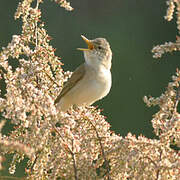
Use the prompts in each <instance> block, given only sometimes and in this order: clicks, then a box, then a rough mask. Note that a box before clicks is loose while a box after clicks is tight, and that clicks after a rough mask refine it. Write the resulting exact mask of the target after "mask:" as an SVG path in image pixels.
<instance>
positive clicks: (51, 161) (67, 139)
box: [0, 0, 180, 180]
mask: <svg viewBox="0 0 180 180" xmlns="http://www.w3.org/2000/svg"><path fill="white" fill-rule="evenodd" d="M32 2H33V0H22V2H21V3H20V4H19V5H18V8H17V11H16V13H15V18H16V19H17V18H22V22H23V23H22V33H21V34H20V35H14V36H13V37H12V41H11V42H10V43H9V44H8V45H7V47H4V48H3V49H2V51H1V52H0V80H1V82H3V83H4V84H5V87H6V91H3V88H2V87H1V90H2V91H1V96H0V113H1V118H3V119H5V120H6V121H10V122H11V123H12V124H13V125H14V128H13V130H11V131H10V132H9V134H8V135H1V134H0V144H1V149H0V168H1V162H2V160H3V158H2V156H3V155H4V154H5V153H13V154H14V156H13V159H12V161H11V165H10V168H9V172H10V173H11V174H13V173H15V170H16V164H17V163H19V162H20V161H22V160H23V159H24V157H25V156H27V157H28V159H29V160H28V162H27V166H26V174H27V179H37V180H38V179H39V180H42V179H50V180H51V179H52V180H53V179H75V180H77V179H79V180H81V179H82V180H83V179H104V180H106V179H107V180H110V179H116V180H118V179H120V180H121V179H132V180H135V179H149V180H151V179H152V180H154V179H163V180H164V179H180V172H179V166H180V158H179V157H180V156H179V152H178V151H177V150H176V149H174V148H172V147H171V146H172V145H174V146H176V147H179V146H180V143H179V142H180V135H179V132H180V129H179V127H180V123H179V122H180V120H179V118H180V115H179V113H178V112H177V105H178V101H179V94H180V93H179V90H178V87H179V80H180V73H179V71H177V74H176V76H174V77H173V82H172V83H170V84H169V86H168V88H167V91H166V92H165V93H164V94H163V95H162V96H160V97H159V98H147V97H145V98H144V100H145V101H146V103H147V104H148V105H149V106H150V105H158V106H159V107H160V111H159V112H158V113H157V114H155V116H154V118H153V120H152V124H153V128H154V131H155V133H156V135H157V137H158V138H157V139H148V138H146V137H144V136H139V137H137V138H136V137H135V136H133V135H132V134H130V133H129V134H128V135H127V136H126V137H125V138H123V137H121V136H120V135H116V134H115V133H114V132H112V131H111V130H110V125H109V123H108V122H107V121H106V118H105V117H104V116H103V115H102V114H101V110H97V109H96V108H94V107H92V106H91V107H72V108H71V109H69V110H68V112H66V113H64V112H59V111H58V110H56V108H55V106H54V99H55V98H56V97H57V95H58V93H59V92H60V90H61V88H62V86H63V83H64V82H65V81H67V78H69V77H70V76H71V73H70V72H65V73H64V72H63V70H62V68H61V65H62V64H61V61H60V58H59V57H57V56H56V55H55V49H54V48H53V47H52V46H51V45H50V44H49V42H50V40H51V38H50V36H49V35H48V34H47V32H46V30H45V29H44V28H43V27H44V24H43V23H42V22H41V10H40V9H39V4H40V3H42V2H43V0H37V5H36V7H34V8H33V7H32ZM56 2H59V3H60V4H61V5H62V6H66V9H68V7H69V6H70V5H69V4H68V3H67V2H66V1H65V0H61V1H56ZM10 60H11V61H15V62H16V63H18V66H14V65H13V64H11V63H10ZM2 126H3V121H2V123H1V124H0V129H1V128H2Z"/></svg>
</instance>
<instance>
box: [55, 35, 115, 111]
mask: <svg viewBox="0 0 180 180" xmlns="http://www.w3.org/2000/svg"><path fill="white" fill-rule="evenodd" d="M81 37H82V39H83V40H84V41H85V42H86V44H87V45H88V49H84V48H78V50H81V51H83V52H84V58H85V62H84V63H83V64H82V65H80V66H79V67H78V68H77V69H76V70H75V71H74V72H73V74H72V76H71V77H70V79H69V80H68V81H67V82H66V83H65V85H64V87H63V89H62V91H61V92H60V94H59V96H58V97H57V98H56V100H55V102H54V104H55V105H56V108H57V109H59V110H60V111H63V112H65V111H67V110H68V109H69V108H70V107H71V106H73V105H76V106H88V105H91V104H93V103H94V102H96V101H97V100H100V99H102V98H103V97H105V96H106V95H107V94H108V93H109V91H110V89H111V84H112V79H111V71H110V70H111V60H112V51H111V49H110V45H109V43H108V42H107V40H106V39H104V38H96V39H94V40H88V39H87V38H86V37H85V36H83V35H81Z"/></svg>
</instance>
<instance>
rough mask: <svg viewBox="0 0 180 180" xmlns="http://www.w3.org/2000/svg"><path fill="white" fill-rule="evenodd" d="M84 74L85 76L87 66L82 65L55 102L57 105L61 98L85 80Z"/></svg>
mask: <svg viewBox="0 0 180 180" xmlns="http://www.w3.org/2000/svg"><path fill="white" fill-rule="evenodd" d="M84 74H85V65H84V64H82V65H80V66H79V67H78V68H77V69H76V70H75V71H74V72H73V74H72V76H71V77H70V79H69V80H68V81H67V82H66V83H65V85H64V87H63V89H62V91H61V93H60V94H59V96H58V97H57V98H56V100H55V101H54V104H57V103H58V102H59V101H60V100H61V98H62V97H63V96H64V95H65V94H67V93H68V92H69V91H70V90H71V89H72V88H73V87H74V86H75V85H76V83H77V82H78V81H80V80H81V79H82V78H83V76H84Z"/></svg>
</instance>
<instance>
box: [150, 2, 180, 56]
mask: <svg viewBox="0 0 180 180" xmlns="http://www.w3.org/2000/svg"><path fill="white" fill-rule="evenodd" d="M166 2H167V5H168V9H167V13H166V16H164V18H165V19H166V20H167V21H171V20H172V19H173V14H174V11H175V7H176V15H177V16H176V17H177V21H176V22H177V29H178V31H179V33H180V1H179V0H167V1H166ZM175 5H176V6H175ZM173 51H180V38H179V36H176V42H165V44H162V45H157V46H155V47H154V48H153V49H152V53H154V55H153V57H154V58H160V57H161V56H162V55H163V54H164V53H167V52H173Z"/></svg>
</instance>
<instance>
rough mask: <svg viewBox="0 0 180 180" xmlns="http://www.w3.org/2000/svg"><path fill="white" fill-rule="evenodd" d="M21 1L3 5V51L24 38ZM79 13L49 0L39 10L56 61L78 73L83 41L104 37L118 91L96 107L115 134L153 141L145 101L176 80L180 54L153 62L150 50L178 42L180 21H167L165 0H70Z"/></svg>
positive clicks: (5, 0)
mask: <svg viewBox="0 0 180 180" xmlns="http://www.w3.org/2000/svg"><path fill="white" fill-rule="evenodd" d="M18 2H19V0H13V1H12V0H1V5H0V22H1V24H0V27H1V28H0V47H3V46H7V43H8V42H10V41H11V36H12V35H13V34H20V32H21V21H20V20H17V21H15V20H14V13H15V11H16V7H17V5H18ZM70 2H71V5H72V6H73V8H74V11H72V12H67V11H65V10H64V9H63V8H60V7H59V6H58V5H57V4H56V3H53V2H51V1H50V0H49V1H48V0H45V1H44V3H43V4H42V5H41V6H40V8H41V9H42V20H43V21H44V22H45V28H46V29H47V31H48V34H49V35H50V36H51V37H52V38H53V39H52V41H51V44H52V46H53V47H54V48H56V49H57V50H56V55H58V56H60V57H62V61H63V63H64V66H63V68H64V70H65V71H66V70H70V71H73V70H74V69H75V68H76V67H77V66H78V65H79V64H81V63H82V62H83V61H84V57H83V54H82V52H80V51H77V50H76V48H78V47H85V43H84V42H83V40H82V39H81V37H80V35H81V34H83V35H85V36H86V37H88V38H89V39H94V38H96V37H105V38H106V39H107V40H108V41H109V42H110V45H111V48H112V51H113V66H112V75H113V86H112V89H111V92H110V94H109V95H108V96H107V97H106V98H104V99H103V100H101V101H99V102H97V103H96V104H95V105H98V106H99V108H102V109H104V111H103V114H104V115H106V116H107V121H108V122H109V123H110V124H111V126H112V127H111V129H112V130H114V131H115V132H116V133H118V134H121V135H123V136H125V135H126V134H127V133H128V132H132V133H133V134H136V135H139V134H144V135H145V136H147V137H154V134H153V128H152V126H151V119H152V115H153V114H154V113H155V112H157V110H158V108H157V107H153V108H148V107H146V105H145V104H144V102H143V100H142V98H143V96H144V95H152V96H155V97H156V96H159V95H160V94H161V93H162V92H163V91H164V90H165V87H166V86H167V84H168V82H169V81H170V80H171V76H172V75H173V74H175V70H176V68H177V67H178V61H179V59H178V58H179V54H178V53H173V55H172V54H167V55H164V56H163V58H161V59H160V60H156V59H153V58H152V53H151V49H152V47H153V46H155V45H157V44H162V43H164V42H166V41H175V36H176V34H178V32H177V30H176V19H174V20H173V21H172V22H167V21H165V20H164V16H165V14H166V8H167V6H166V1H164V0H158V1H157V0H151V1H147V0H113V1H110V0H71V1H70Z"/></svg>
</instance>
